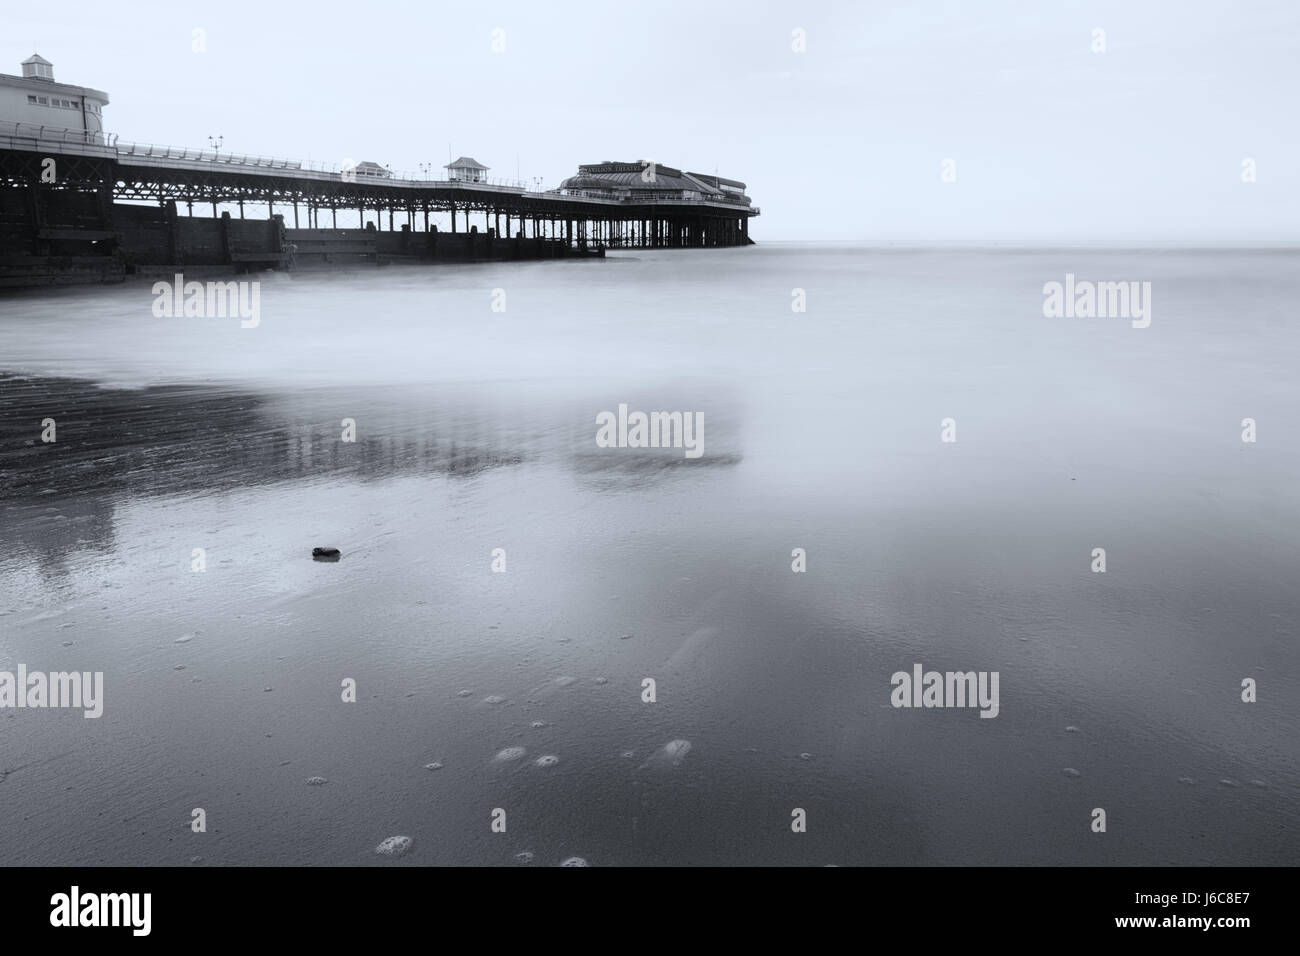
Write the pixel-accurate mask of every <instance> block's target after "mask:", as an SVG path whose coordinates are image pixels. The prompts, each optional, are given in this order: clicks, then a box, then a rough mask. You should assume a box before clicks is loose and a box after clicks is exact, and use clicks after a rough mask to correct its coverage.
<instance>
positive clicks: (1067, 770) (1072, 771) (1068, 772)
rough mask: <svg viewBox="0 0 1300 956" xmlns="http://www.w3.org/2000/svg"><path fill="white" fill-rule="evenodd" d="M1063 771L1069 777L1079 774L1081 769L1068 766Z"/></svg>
mask: <svg viewBox="0 0 1300 956" xmlns="http://www.w3.org/2000/svg"><path fill="white" fill-rule="evenodd" d="M1061 773H1063V774H1065V775H1066V776H1067V777H1077V776H1079V771H1077V770H1075V769H1074V768H1073V767H1066V768H1065V769H1064V770H1062V771H1061Z"/></svg>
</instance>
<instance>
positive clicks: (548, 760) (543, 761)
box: [533, 754, 560, 767]
mask: <svg viewBox="0 0 1300 956" xmlns="http://www.w3.org/2000/svg"><path fill="white" fill-rule="evenodd" d="M559 762H560V758H559V757H556V756H555V755H554V754H542V756H540V757H538V758H537V759H536V760H534V761H533V763H535V764H536V765H537V766H539V767H554V766H555V765H556V764H557V763H559Z"/></svg>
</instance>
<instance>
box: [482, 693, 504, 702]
mask: <svg viewBox="0 0 1300 956" xmlns="http://www.w3.org/2000/svg"><path fill="white" fill-rule="evenodd" d="M504 700H505V698H504V697H498V696H497V695H496V694H492V695H490V696H488V697H484V698H483V703H485V704H499V703H501V702H502V701H504Z"/></svg>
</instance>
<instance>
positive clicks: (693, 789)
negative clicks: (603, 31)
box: [0, 243, 1300, 866]
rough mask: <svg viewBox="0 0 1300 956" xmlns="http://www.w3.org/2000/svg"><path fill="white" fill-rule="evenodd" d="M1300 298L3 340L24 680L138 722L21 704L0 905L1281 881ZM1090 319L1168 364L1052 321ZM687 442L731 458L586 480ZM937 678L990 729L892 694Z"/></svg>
mask: <svg viewBox="0 0 1300 956" xmlns="http://www.w3.org/2000/svg"><path fill="white" fill-rule="evenodd" d="M1298 264H1300V258H1298V256H1297V253H1296V251H1295V250H1290V249H1284V248H1242V247H1237V248H1212V247H1187V246H1179V247H1160V246H1150V245H1148V246H1140V247H1136V246H1122V245H1105V244H1093V245H1088V246H1076V247H1060V248H1054V247H1045V246H1034V245H1029V244H1020V245H1017V244H1013V243H1003V244H998V245H978V244H971V245H963V246H942V245H924V244H911V245H907V244H889V243H875V244H853V243H761V244H759V245H757V246H752V247H747V248H733V249H683V250H621V251H618V250H611V252H610V253H609V255H608V256H607V257H605V258H603V259H581V260H578V259H575V260H564V261H547V262H536V263H520V262H512V263H482V264H464V265H436V266H434V265H430V266H409V265H389V266H381V267H374V266H366V267H358V268H355V269H343V268H340V269H336V270H330V271H314V272H312V271H304V272H291V273H261V274H247V275H239V276H231V277H227V278H228V279H229V280H230V281H236V282H247V283H257V285H256V287H255V290H253V287H252V286H249V287H246V291H247V290H253V291H255V292H256V299H255V301H256V303H257V314H256V316H255V318H256V322H255V323H254V322H253V321H251V320H249V319H244V320H241V318H240V317H239V316H237V315H236V316H232V315H219V314H217V315H214V314H200V315H188V316H187V315H176V314H166V311H167V310H166V309H161V308H159V302H160V300H161V299H162V298H163V297H167V296H169V295H170V293H168V292H167V291H166V290H163V291H161V292H160V291H158V290H159V287H158V286H156V285H155V281H156V280H155V279H154V278H143V277H141V278H132V279H129V280H128V281H127V282H126V283H125V284H122V285H116V286H96V287H80V288H63V289H52V290H36V291H29V292H18V293H9V294H6V295H4V296H3V297H0V680H2V679H3V673H2V672H9V673H12V674H17V672H18V669H19V667H20V665H21V666H22V667H23V668H25V670H26V672H27V673H28V674H31V673H33V672H43V673H46V674H48V673H61V672H79V673H82V674H85V675H92V674H96V673H98V674H102V699H101V700H100V701H99V704H100V705H102V713H101V714H100V715H99V716H98V717H86V716H85V715H84V712H83V709H81V708H75V707H51V706H45V707H40V706H23V707H19V706H17V703H16V699H17V697H20V696H22V695H21V693H17V694H11V699H9V700H6V699H5V698H4V697H3V686H2V685H0V864H4V865H74V864H76V865H100V864H113V865H119V864H120V865H169V866H170V865H174V866H219V865H247V864H269V865H359V866H361V865H377V866H438V865H460V866H555V865H562V864H564V865H571V866H576V865H583V864H585V865H589V866H671V865H700V866H703V865H714V866H730V865H745V866H827V865H836V866H868V865H971V866H975V865H1083V866H1093V865H1286V864H1294V863H1295V862H1296V861H1297V860H1298V859H1300V733H1297V727H1300V639H1298V638H1300V375H1298V374H1297V370H1300V313H1297V308H1296V304H1297V302H1300V268H1297V265H1298ZM1067 277H1069V281H1070V283H1071V284H1072V286H1073V287H1077V284H1078V283H1079V282H1098V283H1101V282H1125V283H1128V282H1135V283H1138V285H1137V286H1134V287H1133V288H1134V289H1135V290H1140V289H1144V290H1146V294H1145V296H1144V299H1143V309H1144V310H1145V317H1144V318H1142V319H1141V320H1139V319H1134V318H1131V317H1129V316H1127V315H1098V314H1088V313H1089V312H1090V311H1092V312H1095V311H1097V310H1088V309H1079V310H1072V311H1076V314H1072V315H1069V316H1066V315H1059V314H1049V313H1050V312H1051V311H1052V310H1051V309H1049V308H1048V307H1047V305H1046V302H1047V299H1048V295H1047V293H1046V292H1045V288H1046V287H1048V286H1049V285H1050V284H1051V283H1062V284H1064V283H1066V282H1067ZM172 278H173V277H171V276H163V277H160V280H158V281H170V280H172ZM204 281H206V278H205V279H204ZM1147 283H1149V286H1148V285H1146V284H1147ZM1103 311H1104V310H1103ZM160 313H163V314H160ZM1078 313H1082V314H1078ZM654 412H661V413H674V412H676V413H681V418H680V420H681V421H683V422H685V421H689V422H692V423H696V424H697V425H698V433H697V434H696V435H695V436H694V437H695V438H696V439H698V451H699V454H698V455H688V454H687V451H688V449H687V448H685V447H682V446H681V444H680V443H675V442H672V441H663V442H660V443H659V444H660V445H661V446H666V447H644V446H643V443H642V442H641V441H639V440H638V437H637V433H636V429H635V428H632V429H628V430H627V431H628V433H627V434H624V433H623V431H624V430H622V429H618V428H616V429H614V430H613V432H610V433H607V434H606V435H605V437H604V439H603V440H600V436H599V435H598V432H599V430H600V425H599V424H598V423H599V422H601V421H602V420H604V421H606V422H608V421H610V420H616V419H618V418H619V416H620V415H621V416H622V418H623V420H624V421H627V420H629V418H630V419H635V418H636V413H644V414H646V415H647V416H648V415H649V413H654ZM657 420H658V421H659V423H660V425H661V426H662V427H663V428H664V429H668V431H663V430H661V431H660V432H658V435H659V436H661V437H663V436H668V435H671V427H672V425H671V423H672V421H673V419H672V416H671V415H668V416H659V417H657ZM611 435H612V440H611ZM641 437H642V438H643V437H644V432H642V433H641ZM646 444H648V443H646ZM318 547H323V548H337V549H338V550H339V557H338V560H315V559H314V558H313V554H312V552H313V549H314V548H318ZM918 668H919V671H918ZM930 672H936V673H938V674H939V675H940V677H943V676H944V675H947V674H948V673H955V674H959V675H960V674H967V673H971V672H974V673H975V674H979V675H985V676H991V675H995V674H996V675H997V683H996V687H997V705H996V708H990V707H979V706H973V703H974V702H973V701H971V700H967V701H965V702H964V705H963V703H962V702H961V701H960V700H955V699H953V698H952V695H947V696H942V697H941V699H933V700H930V701H929V703H930V704H931V705H933V706H927V705H926V704H925V703H923V702H922V700H921V697H920V691H919V689H918V690H917V696H916V697H913V696H912V694H911V692H910V691H907V692H903V693H900V692H899V690H898V689H899V675H903V676H906V677H908V678H910V677H911V675H913V674H914V673H922V674H928V673H930ZM945 686H946V685H945ZM12 687H13V685H11V689H12ZM25 701H28V702H29V701H30V698H26V699H25ZM47 703H48V701H47ZM904 705H906V706H904ZM916 705H919V706H916ZM939 705H946V706H939ZM993 710H996V713H993V712H992V711H993ZM1098 811H1100V813H1099V812H1098ZM394 837H405V838H407V839H406V840H396V841H394V840H392V839H391V838H394Z"/></svg>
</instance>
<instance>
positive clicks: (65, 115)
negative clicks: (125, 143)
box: [0, 53, 108, 133]
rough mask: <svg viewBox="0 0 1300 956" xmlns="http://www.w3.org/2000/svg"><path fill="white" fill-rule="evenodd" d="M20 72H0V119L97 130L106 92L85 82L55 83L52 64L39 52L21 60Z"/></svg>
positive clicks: (101, 120)
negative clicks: (81, 83) (21, 71)
mask: <svg viewBox="0 0 1300 956" xmlns="http://www.w3.org/2000/svg"><path fill="white" fill-rule="evenodd" d="M22 70H23V75H22V76H12V75H10V74H8V73H0V123H25V124H27V125H29V126H43V127H45V128H47V129H79V130H85V131H87V132H91V133H99V132H102V131H103V129H104V122H103V110H104V107H105V106H107V105H108V94H107V93H105V92H103V91H101V90H94V89H91V88H90V87H87V86H73V85H72V84H70V83H56V82H55V80H54V64H52V63H51V62H50V61H49V60H47V59H45V58H44V57H43V56H41V55H40V54H39V53H33V54H32V55H31V56H29V57H28V58H27V59H25V60H23V62H22Z"/></svg>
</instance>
